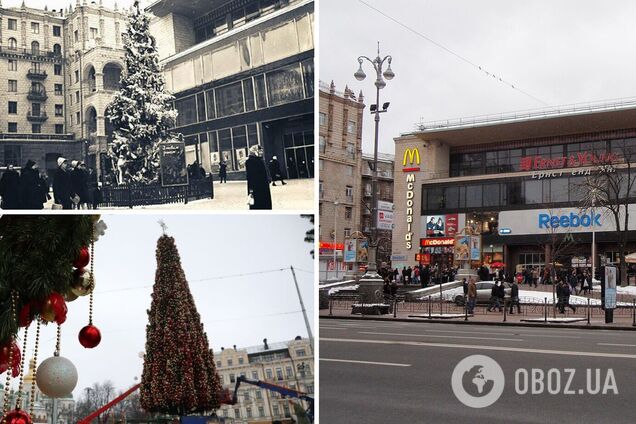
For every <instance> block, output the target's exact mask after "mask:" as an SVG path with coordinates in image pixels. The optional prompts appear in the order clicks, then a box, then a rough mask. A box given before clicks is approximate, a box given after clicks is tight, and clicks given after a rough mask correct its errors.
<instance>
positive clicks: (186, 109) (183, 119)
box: [175, 96, 197, 127]
mask: <svg viewBox="0 0 636 424" xmlns="http://www.w3.org/2000/svg"><path fill="white" fill-rule="evenodd" d="M175 108H176V109H177V112H178V115H177V127H181V126H184V125H190V124H194V123H195V122H197V108H196V100H195V96H190V97H186V98H185V99H181V100H177V101H176V102H175Z"/></svg>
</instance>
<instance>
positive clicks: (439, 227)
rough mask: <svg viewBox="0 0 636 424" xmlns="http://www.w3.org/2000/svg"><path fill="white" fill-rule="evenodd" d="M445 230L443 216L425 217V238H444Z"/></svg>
mask: <svg viewBox="0 0 636 424" xmlns="http://www.w3.org/2000/svg"><path fill="white" fill-rule="evenodd" d="M455 216H457V215H455ZM445 228H446V227H445V222H444V215H429V216H427V217H426V237H444V236H445V235H446V232H445Z"/></svg>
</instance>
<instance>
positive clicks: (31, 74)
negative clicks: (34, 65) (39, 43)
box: [27, 69, 48, 81]
mask: <svg viewBox="0 0 636 424" xmlns="http://www.w3.org/2000/svg"><path fill="white" fill-rule="evenodd" d="M47 76H48V75H47V73H46V71H43V70H41V69H29V71H28V72H27V78H29V79H32V80H38V81H41V80H45V79H46V77H47Z"/></svg>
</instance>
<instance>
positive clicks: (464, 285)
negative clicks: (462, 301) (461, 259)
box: [462, 278, 468, 297]
mask: <svg viewBox="0 0 636 424" xmlns="http://www.w3.org/2000/svg"><path fill="white" fill-rule="evenodd" d="M462 288H463V289H464V297H466V295H467V294H468V282H467V281H466V279H465V278H462Z"/></svg>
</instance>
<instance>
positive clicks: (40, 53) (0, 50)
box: [0, 46, 64, 62]
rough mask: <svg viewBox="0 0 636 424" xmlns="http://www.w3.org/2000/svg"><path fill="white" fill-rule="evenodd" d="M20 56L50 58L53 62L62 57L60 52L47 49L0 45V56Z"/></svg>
mask: <svg viewBox="0 0 636 424" xmlns="http://www.w3.org/2000/svg"><path fill="white" fill-rule="evenodd" d="M15 56H22V57H25V58H27V59H52V60H53V61H54V62H61V61H62V59H64V57H63V56H62V54H61V53H56V52H54V51H48V50H33V49H24V48H22V49H18V48H15V49H11V48H9V47H7V46H0V57H15Z"/></svg>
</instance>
